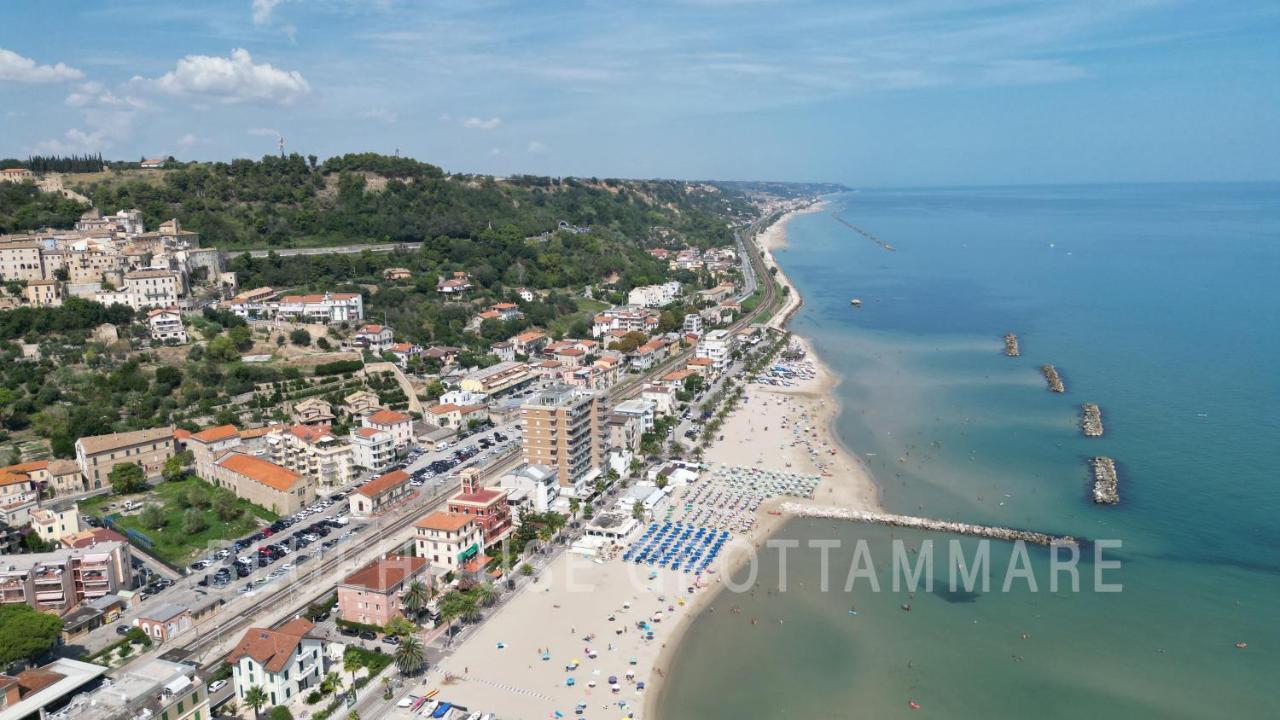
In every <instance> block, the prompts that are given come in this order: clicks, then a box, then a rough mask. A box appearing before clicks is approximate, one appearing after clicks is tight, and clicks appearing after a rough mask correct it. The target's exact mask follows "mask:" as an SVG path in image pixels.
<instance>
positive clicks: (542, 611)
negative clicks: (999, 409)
mask: <svg viewBox="0 0 1280 720" xmlns="http://www.w3.org/2000/svg"><path fill="white" fill-rule="evenodd" d="M820 209H821V207H820V205H818V206H811V207H809V208H806V209H805V210H803V211H802V212H816V211H818V210H820ZM791 215H794V213H792V214H789V215H788V216H785V217H784V218H782V219H780V220H779V221H778V222H777V223H775V224H774V225H773V226H771V227H770V228H769V229H768V230H766V231H765V232H764V233H762V234H761V237H760V239H759V241H760V243H761V246H762V247H764V248H765V249H766V251H768V250H771V249H773V248H777V247H782V246H784V245H785V242H786V233H785V225H786V221H787V220H788V219H790V217H791ZM767 260H768V261H769V262H772V255H771V254H769V253H767ZM777 277H778V279H779V281H780V282H782V283H784V284H787V285H789V284H790V283H789V280H787V279H786V277H785V275H784V274H783V273H782V272H779V273H778V275H777ZM788 295H789V298H788V303H789V304H790V305H795V304H798V303H799V302H800V301H801V299H800V297H799V295H798V294H797V293H796V292H795V290H794V288H793V289H792V291H791V292H790V293H788ZM788 307H789V306H788ZM786 314H787V307H784V310H783V313H781V314H780V317H781V316H785V315H786ZM794 340H795V342H796V343H797V344H799V345H801V346H803V347H804V348H805V351H806V357H805V359H804V360H803V361H801V362H800V364H801V365H804V367H806V368H807V369H808V370H811V371H812V376H811V377H808V378H804V379H800V380H798V381H796V382H795V383H794V385H792V386H790V387H782V386H771V385H765V384H756V383H752V384H750V385H748V386H747V392H746V394H745V397H744V401H743V402H741V403H740V404H739V406H738V407H737V409H735V410H734V412H733V413H731V414H730V415H729V416H728V417H727V418H726V419H725V421H724V424H723V426H722V434H721V436H720V439H718V440H717V441H715V442H714V443H713V444H712V445H711V446H710V447H709V448H708V449H707V451H706V453H705V456H704V462H705V463H707V464H708V465H709V466H710V467H709V470H708V472H706V473H704V474H703V475H702V478H701V479H700V480H699V481H697V482H695V483H693V484H692V485H690V486H689V487H688V488H683V489H680V490H677V491H676V496H675V503H674V505H676V506H679V505H681V504H682V503H681V499H682V497H683V495H684V494H685V493H686V492H689V491H690V490H692V489H695V488H697V487H698V486H699V485H700V484H702V483H704V482H706V481H707V480H706V479H707V478H708V477H709V476H710V475H711V474H712V473H714V472H715V470H716V469H717V468H719V467H722V466H742V465H746V466H751V467H756V468H761V469H765V470H773V471H778V472H790V473H800V474H808V475H817V476H819V477H820V478H821V480H820V482H819V484H818V487H817V489H816V492H815V495H814V499H813V500H812V502H814V503H819V504H823V505H832V504H836V505H844V506H848V507H851V508H856V509H864V510H876V509H879V503H878V490H877V488H876V485H875V483H874V481H873V480H872V478H871V476H870V474H869V473H868V472H867V470H866V468H865V467H864V466H863V464H862V463H861V462H860V461H859V460H858V458H857V457H856V456H855V455H853V454H852V453H850V452H848V451H847V450H846V449H845V448H844V447H843V446H842V445H841V444H840V443H839V441H838V440H837V439H836V438H835V436H834V434H833V433H832V432H831V425H832V422H833V421H834V419H835V417H836V416H837V414H838V413H839V410H840V408H839V403H838V402H837V401H836V400H835V399H834V395H833V390H834V389H835V386H836V384H837V383H838V378H837V377H835V376H834V375H833V374H832V372H831V371H830V370H829V369H828V368H827V367H826V366H825V365H824V364H823V363H822V362H821V360H820V359H819V358H817V357H816V356H815V355H814V354H813V352H812V348H811V347H810V346H809V344H808V342H807V341H805V340H803V339H801V338H794ZM795 500H796V498H793V497H778V498H774V499H772V500H768V501H765V502H764V503H763V504H762V505H761V506H760V508H759V510H758V511H757V522H756V524H755V526H754V527H752V528H751V529H750V531H748V532H746V533H744V534H739V535H735V536H734V538H733V541H732V542H731V543H730V544H729V545H728V546H726V548H727V551H726V552H725V554H724V555H722V556H721V557H720V558H718V559H717V560H716V562H715V563H714V564H713V565H712V568H711V572H709V573H707V574H705V575H704V576H703V577H702V579H701V585H700V586H697V587H695V586H693V582H694V580H693V576H691V575H688V574H684V573H678V572H675V571H672V570H663V569H659V570H657V571H656V572H655V571H653V570H651V569H650V568H649V567H648V566H637V565H635V564H633V563H628V562H623V561H622V560H621V559H619V558H616V557H610V558H608V559H605V558H601V559H587V558H584V557H582V556H578V555H573V554H571V553H564V554H562V555H561V556H560V557H559V558H557V559H556V560H555V561H554V562H553V563H552V564H551V565H550V566H549V568H547V569H546V570H545V571H544V572H543V573H542V574H541V576H540V577H539V579H538V582H537V583H535V584H532V585H529V586H527V587H526V588H524V589H522V590H521V591H520V595H519V596H517V597H515V598H512V599H511V601H510V602H508V603H507V604H506V605H505V606H504V607H503V608H502V609H501V610H499V611H497V612H496V613H495V614H494V615H492V616H491V617H489V618H488V619H487V620H486V621H485V622H484V623H483V625H482V626H480V627H479V628H477V629H476V630H474V631H473V632H474V634H472V635H470V636H469V637H467V638H466V639H465V640H464V641H463V643H462V644H461V645H459V646H458V647H457V648H456V649H455V650H454V652H453V654H452V656H451V657H450V658H449V659H448V660H446V661H444V662H443V663H442V664H441V665H440V666H439V667H436V668H433V670H432V672H431V673H430V675H429V676H428V678H427V680H428V686H429V687H431V688H437V689H439V690H440V694H439V696H438V697H440V698H443V699H446V700H448V701H451V702H458V703H461V704H463V705H466V706H467V707H469V708H471V709H473V710H482V711H485V712H494V713H497V714H498V716H499V717H502V718H528V719H539V718H548V717H554V716H555V713H556V712H561V713H564V714H565V715H566V716H569V717H572V716H573V711H574V708H575V706H576V705H577V704H578V703H585V704H586V711H587V712H588V713H590V714H591V716H601V715H602V714H604V713H602V711H607V712H608V713H610V714H612V715H613V716H616V717H626V716H627V714H628V713H633V716H634V717H636V718H653V717H655V714H654V713H655V710H654V708H655V705H656V698H657V697H658V693H659V692H660V691H661V684H662V682H661V681H662V673H663V671H664V669H665V668H667V667H669V665H670V662H671V660H672V658H673V655H674V653H675V652H677V648H678V645H679V642H680V638H681V635H682V634H683V632H684V630H685V629H686V628H687V626H688V624H689V623H690V622H691V621H692V620H693V618H695V617H696V616H697V614H698V611H699V610H700V609H702V608H703V607H704V606H706V605H707V603H708V602H710V601H711V600H712V599H713V598H714V597H715V596H716V595H717V593H716V590H717V588H718V586H720V585H721V578H722V577H724V575H725V573H727V572H729V571H731V570H732V569H733V568H734V567H735V566H736V565H737V564H738V563H740V562H741V561H743V559H744V558H745V557H746V555H747V553H748V552H749V551H750V550H751V549H752V548H753V547H758V546H759V545H761V544H762V543H763V542H764V540H765V539H766V538H767V537H768V536H769V535H770V534H772V533H773V532H774V531H775V530H776V529H777V528H778V526H779V525H781V524H782V523H783V522H785V521H786V520H787V517H785V516H784V515H781V514H773V513H774V512H777V510H776V508H777V507H778V506H779V505H780V504H781V503H782V502H784V501H795ZM620 550H621V548H618V549H617V550H616V551H620ZM659 612H660V613H662V619H661V621H660V622H656V623H653V622H652V620H653V618H654V617H655V614H656V613H659ZM641 620H648V621H650V622H651V628H652V630H653V633H654V637H653V639H652V640H649V639H646V637H645V633H643V632H641V631H640V629H639V628H638V627H637V622H639V621H641ZM588 649H589V650H590V651H592V652H593V653H594V654H595V655H596V657H594V658H592V657H590V656H589V655H588ZM544 656H545V657H546V658H547V659H543V658H544ZM633 660H634V663H633V662H632V661H633ZM574 661H580V663H581V664H580V665H578V666H577V667H576V668H574V669H569V668H571V667H573V663H574ZM628 671H631V672H632V673H633V674H634V677H633V678H628V677H627V673H628ZM611 676H612V677H616V678H617V679H618V685H619V687H618V690H617V691H616V692H615V691H613V690H612V689H611V688H610V684H609V682H608V680H609V678H610V677H611ZM570 678H572V679H573V682H572V684H570V682H569V679H570ZM639 682H643V683H644V684H645V687H644V689H643V690H640V689H639V688H638V685H637V683H639Z"/></svg>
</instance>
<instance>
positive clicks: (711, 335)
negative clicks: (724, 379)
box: [693, 330, 733, 371]
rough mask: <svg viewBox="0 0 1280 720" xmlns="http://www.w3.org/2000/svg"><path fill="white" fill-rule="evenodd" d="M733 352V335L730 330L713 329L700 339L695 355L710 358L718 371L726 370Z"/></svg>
mask: <svg viewBox="0 0 1280 720" xmlns="http://www.w3.org/2000/svg"><path fill="white" fill-rule="evenodd" d="M732 352H733V337H732V336H731V335H730V334H729V331H728V330H712V331H711V332H708V333H707V334H706V335H703V336H702V338H701V339H699V340H698V346H697V348H696V349H695V350H694V353H693V354H694V356H696V357H705V358H710V359H711V361H712V363H714V366H715V369H716V370H717V371H720V370H724V368H725V367H726V366H727V365H728V364H729V359H730V355H731V354H732Z"/></svg>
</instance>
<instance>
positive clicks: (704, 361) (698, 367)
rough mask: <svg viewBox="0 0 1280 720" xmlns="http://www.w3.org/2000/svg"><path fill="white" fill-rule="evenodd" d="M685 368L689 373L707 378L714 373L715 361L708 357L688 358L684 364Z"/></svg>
mask: <svg viewBox="0 0 1280 720" xmlns="http://www.w3.org/2000/svg"><path fill="white" fill-rule="evenodd" d="M685 368H686V369H687V370H689V372H693V373H697V374H698V375H701V376H702V377H704V378H709V377H711V375H712V374H713V373H714V372H715V369H716V361H715V360H712V359H711V358H709V357H692V358H689V362H687V363H685Z"/></svg>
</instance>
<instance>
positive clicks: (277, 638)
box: [227, 618, 315, 673]
mask: <svg viewBox="0 0 1280 720" xmlns="http://www.w3.org/2000/svg"><path fill="white" fill-rule="evenodd" d="M314 627H315V625H313V624H312V623H311V622H309V621H307V620H303V619H302V618H298V619H297V620H290V621H289V622H287V623H285V624H284V625H282V626H280V627H278V628H276V629H275V630H267V629H266V628H249V629H248V630H247V631H246V632H245V634H244V637H242V638H240V643H239V644H238V645H236V648H235V649H234V650H232V651H231V654H230V655H228V656H227V662H230V663H236V662H239V660H240V658H242V657H244V656H246V655H248V656H249V657H251V658H253V659H254V661H256V662H257V663H258V664H259V665H262V666H263V667H264V668H266V670H267V672H270V673H278V672H280V671H281V670H284V669H285V667H286V666H288V664H289V658H291V657H293V654H294V652H295V651H296V650H297V649H298V646H299V645H301V644H302V638H303V637H304V636H305V635H306V634H307V633H308V632H311V629H312V628H314Z"/></svg>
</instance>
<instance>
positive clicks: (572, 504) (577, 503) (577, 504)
mask: <svg viewBox="0 0 1280 720" xmlns="http://www.w3.org/2000/svg"><path fill="white" fill-rule="evenodd" d="M581 507H582V501H581V500H579V499H578V498H576V497H571V498H569V513H570V514H571V515H573V516H574V517H578V508H581Z"/></svg>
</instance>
